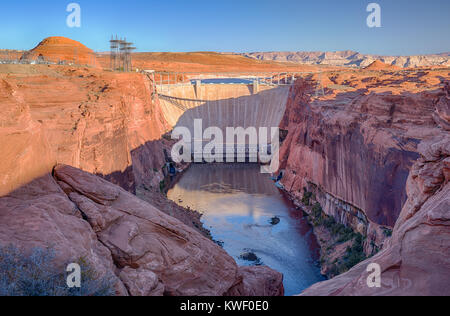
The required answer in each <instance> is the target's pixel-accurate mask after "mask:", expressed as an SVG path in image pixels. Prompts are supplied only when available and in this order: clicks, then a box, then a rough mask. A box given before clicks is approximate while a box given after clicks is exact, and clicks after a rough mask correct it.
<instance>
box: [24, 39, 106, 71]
mask: <svg viewBox="0 0 450 316" xmlns="http://www.w3.org/2000/svg"><path fill="white" fill-rule="evenodd" d="M21 59H22V60H35V61H37V60H40V61H48V62H51V63H59V62H61V63H65V64H77V65H90V66H97V65H98V63H97V60H96V57H95V53H94V51H93V50H92V49H90V48H88V47H86V46H84V45H83V44H81V43H80V42H77V41H74V40H72V39H70V38H66V37H48V38H46V39H44V40H43V41H42V42H40V43H39V44H38V45H37V46H36V47H35V48H33V49H32V50H30V51H27V52H25V53H24V54H23V55H22V57H21Z"/></svg>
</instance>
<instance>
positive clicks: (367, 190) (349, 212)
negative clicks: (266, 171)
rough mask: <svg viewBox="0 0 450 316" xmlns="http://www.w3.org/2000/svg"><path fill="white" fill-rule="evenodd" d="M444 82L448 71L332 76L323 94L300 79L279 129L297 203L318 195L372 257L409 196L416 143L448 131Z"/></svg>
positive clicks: (288, 181) (284, 163) (287, 178)
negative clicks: (362, 241)
mask: <svg viewBox="0 0 450 316" xmlns="http://www.w3.org/2000/svg"><path fill="white" fill-rule="evenodd" d="M445 78H449V73H448V71H442V72H433V71H428V72H416V73H408V74H405V73H397V72H380V73H377V74H376V75H375V74H373V73H371V72H365V71H355V72H352V73H341V74H330V75H329V76H327V78H324V79H322V81H323V83H324V85H325V86H326V88H325V96H319V97H313V96H312V95H314V89H315V80H312V78H310V80H312V81H310V80H301V81H298V82H297V84H296V85H295V86H294V87H293V89H292V90H291V95H290V98H289V101H288V105H287V110H286V114H285V117H284V119H283V122H282V124H281V128H283V129H286V130H287V131H288V136H287V138H286V139H285V141H284V143H283V146H282V149H281V155H280V156H281V157H282V159H283V161H282V169H285V175H284V179H283V184H284V186H285V188H286V189H287V190H288V191H289V192H290V193H291V195H292V196H293V197H294V198H296V199H298V200H301V199H302V197H303V196H304V193H305V191H308V192H311V193H313V194H314V196H315V198H316V199H317V200H318V202H320V204H321V205H322V207H323V210H324V212H325V213H326V214H327V215H329V216H332V217H333V218H335V219H336V221H338V222H340V223H343V224H345V225H347V226H350V227H352V228H353V229H354V230H356V231H357V232H360V233H361V234H362V235H363V236H364V237H367V240H366V241H365V252H366V254H367V255H371V254H373V253H374V251H375V248H376V249H380V248H381V247H382V246H383V242H384V240H385V239H386V238H387V236H386V233H385V232H386V230H385V228H390V227H393V226H394V224H395V223H396V221H397V218H398V216H399V214H400V211H401V209H402V207H403V206H404V203H405V201H406V199H407V195H406V181H407V178H408V175H409V174H410V169H411V166H412V165H413V163H414V162H415V161H416V160H417V159H418V158H419V154H418V150H417V147H418V144H419V143H420V142H421V141H422V140H424V139H429V138H431V137H434V136H439V135H447V134H448V129H447V131H446V130H445V129H446V128H447V127H446V124H447V123H442V122H441V121H443V122H446V121H447V120H448V108H449V96H448V93H449V90H448V84H446V83H445V82H446V80H445ZM312 83H314V84H312ZM440 109H441V110H440ZM445 113H447V114H445Z"/></svg>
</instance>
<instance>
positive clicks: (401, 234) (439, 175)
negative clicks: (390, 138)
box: [303, 134, 450, 296]
mask: <svg viewBox="0 0 450 316" xmlns="http://www.w3.org/2000/svg"><path fill="white" fill-rule="evenodd" d="M419 152H420V154H421V157H420V159H419V160H418V161H417V162H416V163H415V164H414V166H413V168H412V171H411V173H410V176H409V178H408V183H407V192H408V200H407V202H406V203H405V206H404V208H403V210H402V212H401V214H400V217H399V219H398V221H397V223H396V225H395V228H394V232H393V235H392V238H391V239H390V240H389V241H388V242H387V244H386V246H385V248H384V249H383V250H382V251H381V252H380V253H379V254H377V255H376V256H374V257H373V258H371V259H369V260H367V261H364V262H362V263H360V264H359V265H357V266H356V267H354V268H353V269H352V270H350V271H349V272H347V273H345V274H342V275H340V276H338V277H336V278H334V279H332V280H329V281H325V282H322V283H318V284H315V285H313V286H312V287H311V288H309V289H307V290H306V291H304V292H303V295H314V296H316V295H320V296H328V295H364V296H366V295H377V296H379V295H389V296H408V295H411V296H417V295H420V296H422V295H427V296H448V295H450V273H449V271H450V257H449V245H450V184H449V180H450V136H449V135H448V134H447V135H441V136H439V137H437V138H435V139H431V140H428V141H426V142H423V143H421V145H420V146H419ZM370 264H378V265H379V266H380V268H381V279H380V281H381V287H369V286H368V285H367V284H368V283H367V280H368V279H370V280H372V281H373V279H372V277H371V274H372V272H373V270H371V271H370V272H368V271H367V268H368V267H369V265H370Z"/></svg>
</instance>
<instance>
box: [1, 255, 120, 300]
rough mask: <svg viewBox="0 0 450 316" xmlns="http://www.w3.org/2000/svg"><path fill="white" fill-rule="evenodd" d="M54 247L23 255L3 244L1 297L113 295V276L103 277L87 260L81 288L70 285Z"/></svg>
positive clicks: (83, 265) (83, 268) (82, 274)
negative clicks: (67, 282)
mask: <svg viewBox="0 0 450 316" xmlns="http://www.w3.org/2000/svg"><path fill="white" fill-rule="evenodd" d="M54 259H55V251H54V250H53V249H52V248H46V249H43V248H35V249H33V250H32V251H31V252H30V254H24V253H22V252H21V251H19V250H18V249H17V248H16V247H14V246H9V247H0V296H112V295H114V293H115V291H114V284H115V280H114V277H113V276H108V277H100V276H98V274H97V273H96V272H95V270H94V269H93V268H92V267H91V266H90V265H89V264H88V263H87V261H86V260H84V259H82V258H81V259H79V260H78V262H77V263H78V264H79V265H80V267H81V271H82V273H81V280H82V283H81V288H79V289H78V288H72V289H70V288H68V287H67V285H66V277H67V276H66V272H65V271H59V270H57V269H56V267H55V265H54Z"/></svg>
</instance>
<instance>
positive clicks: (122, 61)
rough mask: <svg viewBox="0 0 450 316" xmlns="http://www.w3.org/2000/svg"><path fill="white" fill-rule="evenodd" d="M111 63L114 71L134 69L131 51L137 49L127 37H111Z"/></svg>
mask: <svg viewBox="0 0 450 316" xmlns="http://www.w3.org/2000/svg"><path fill="white" fill-rule="evenodd" d="M110 44H111V45H110V47H111V53H110V63H111V69H112V70H113V71H115V70H119V71H124V72H129V71H131V70H132V63H131V53H132V52H133V51H134V50H135V49H136V47H133V43H130V42H127V39H126V38H124V39H121V38H120V39H119V38H118V37H117V35H116V38H115V39H114V37H111V40H110Z"/></svg>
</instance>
